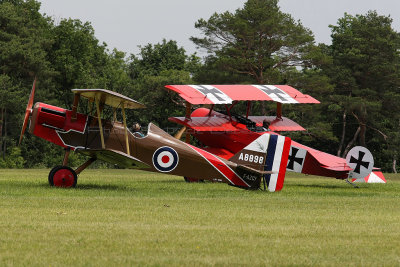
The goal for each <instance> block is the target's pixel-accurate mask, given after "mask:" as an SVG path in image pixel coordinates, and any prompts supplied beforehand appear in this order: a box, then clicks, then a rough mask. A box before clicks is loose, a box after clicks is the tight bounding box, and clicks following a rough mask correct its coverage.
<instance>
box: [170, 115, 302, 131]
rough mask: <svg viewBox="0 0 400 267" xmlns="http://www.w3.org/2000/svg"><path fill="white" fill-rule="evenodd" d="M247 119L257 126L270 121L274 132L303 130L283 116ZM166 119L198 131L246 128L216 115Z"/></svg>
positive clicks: (250, 117)
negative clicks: (279, 117)
mask: <svg viewBox="0 0 400 267" xmlns="http://www.w3.org/2000/svg"><path fill="white" fill-rule="evenodd" d="M249 119H250V120H252V121H253V122H255V123H256V124H257V125H258V126H261V125H262V123H263V121H264V120H267V121H268V122H270V126H269V129H270V130H271V131H274V132H283V131H305V129H304V128H303V127H301V126H300V125H299V124H297V123H295V122H294V121H292V120H290V119H288V118H285V117H282V118H281V119H277V118H276V117H275V116H249ZM168 120H169V121H171V122H175V123H178V124H181V125H184V126H186V127H188V128H191V129H193V130H195V131H198V132H205V131H207V132H224V131H227V132H230V131H241V130H243V129H245V128H246V127H245V126H244V125H243V124H239V123H237V122H236V120H235V119H232V120H233V122H231V121H229V120H228V119H226V118H224V117H218V116H212V117H192V118H191V119H186V118H185V117H172V118H169V119H168ZM232 123H233V124H232Z"/></svg>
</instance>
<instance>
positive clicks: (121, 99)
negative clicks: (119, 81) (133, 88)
mask: <svg viewBox="0 0 400 267" xmlns="http://www.w3.org/2000/svg"><path fill="white" fill-rule="evenodd" d="M72 92H74V93H75V94H80V95H81V96H82V97H85V98H88V99H89V100H92V101H94V99H95V97H96V98H97V99H99V101H100V103H104V104H106V105H108V106H111V107H114V108H122V106H123V107H124V108H127V109H137V108H145V105H143V104H141V103H139V102H138V101H136V100H133V99H131V98H129V97H126V96H124V95H121V94H118V93H116V92H113V91H109V90H105V89H72Z"/></svg>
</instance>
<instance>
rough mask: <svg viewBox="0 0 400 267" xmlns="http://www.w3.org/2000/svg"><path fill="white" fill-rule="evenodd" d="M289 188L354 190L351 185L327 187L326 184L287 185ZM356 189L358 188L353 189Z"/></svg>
mask: <svg viewBox="0 0 400 267" xmlns="http://www.w3.org/2000/svg"><path fill="white" fill-rule="evenodd" d="M288 186H290V187H305V188H324V189H325V188H326V189H347V188H354V187H353V186H351V185H348V186H347V185H327V184H288ZM354 189H358V188H354Z"/></svg>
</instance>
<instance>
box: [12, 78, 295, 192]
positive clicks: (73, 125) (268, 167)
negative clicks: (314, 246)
mask: <svg viewBox="0 0 400 267" xmlns="http://www.w3.org/2000/svg"><path fill="white" fill-rule="evenodd" d="M35 86H36V80H35V82H34V83H33V86H32V90H31V93H30V96H29V101H28V104H27V107H26V111H25V118H24V122H23V126H22V130H21V136H20V139H19V143H21V141H22V138H23V135H24V132H25V131H26V128H27V125H28V122H30V125H29V133H31V134H33V135H35V136H38V137H40V138H43V139H45V140H47V141H49V142H52V143H54V144H56V145H58V146H60V147H63V148H64V149H65V156H64V159H63V162H62V164H61V165H59V166H55V167H54V168H53V169H52V170H51V171H50V173H49V176H48V181H49V184H50V185H52V186H56V187H75V186H76V184H77V178H78V175H79V174H80V173H81V172H82V171H83V170H84V169H85V168H87V167H88V166H89V165H90V164H92V163H93V162H94V161H96V160H103V161H106V162H109V163H112V164H117V165H119V166H121V167H125V168H137V169H142V170H147V171H152V172H161V173H164V174H171V175H179V176H184V177H196V178H198V179H202V180H218V181H221V182H225V183H227V184H229V185H232V186H235V187H239V188H244V189H259V188H261V181H264V189H266V186H267V185H266V184H265V177H266V176H267V175H268V190H269V191H271V192H273V191H279V190H281V189H282V187H283V182H284V176H285V172H286V166H287V161H288V156H289V150H290V147H291V140H290V138H288V137H284V136H278V135H274V134H270V133H262V134H258V135H257V138H254V140H251V141H249V142H247V140H246V142H247V143H246V145H244V146H243V149H242V150H238V153H237V155H234V156H235V157H232V158H230V159H227V157H223V156H221V153H219V154H218V155H217V154H215V153H213V151H210V150H206V149H202V148H198V147H196V146H193V145H191V144H188V143H186V142H183V141H180V140H178V139H176V138H175V137H173V136H171V135H169V134H167V133H166V132H165V131H163V130H162V129H160V128H159V127H157V126H156V125H154V124H153V123H150V124H149V126H148V131H147V133H146V134H139V133H137V132H132V131H130V130H129V128H128V127H127V124H126V114H125V111H126V110H129V109H140V108H144V107H145V106H144V105H143V104H141V103H139V102H137V101H135V100H133V99H131V98H129V97H126V96H123V95H121V94H118V93H115V92H112V91H108V90H104V89H72V92H73V93H74V99H73V104H72V109H71V110H68V109H65V108H61V107H57V106H53V105H49V104H45V103H41V102H38V103H35V104H34V105H33V101H34V94H35ZM80 99H83V100H86V101H87V103H88V107H89V110H90V111H88V112H87V114H84V113H79V112H78V105H79V103H80ZM105 107H111V108H112V112H113V115H112V118H110V119H106V118H104V117H103V116H102V114H103V111H104V108H105ZM117 114H121V115H122V120H121V121H118V119H117V117H118V116H117ZM120 118H121V116H120ZM70 151H75V152H77V153H81V154H83V155H86V156H88V160H87V161H86V162H84V163H83V164H82V165H81V166H79V167H77V168H76V169H72V168H71V167H69V166H68V157H69V154H70ZM244 154H246V155H248V156H246V155H245V156H244V158H245V159H246V161H243V160H242V157H243V155H244ZM249 154H251V155H249Z"/></svg>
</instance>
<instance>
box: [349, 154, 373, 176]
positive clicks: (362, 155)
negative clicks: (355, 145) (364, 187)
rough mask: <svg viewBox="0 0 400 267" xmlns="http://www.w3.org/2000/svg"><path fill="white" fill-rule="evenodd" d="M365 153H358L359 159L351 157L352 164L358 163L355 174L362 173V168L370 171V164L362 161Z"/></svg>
mask: <svg viewBox="0 0 400 267" xmlns="http://www.w3.org/2000/svg"><path fill="white" fill-rule="evenodd" d="M364 155H365V152H362V151H359V152H358V159H356V158H355V157H353V156H351V157H350V163H356V164H357V165H356V168H355V169H354V172H356V173H360V166H363V167H364V168H366V169H368V167H369V162H368V161H362V159H363V158H364Z"/></svg>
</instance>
